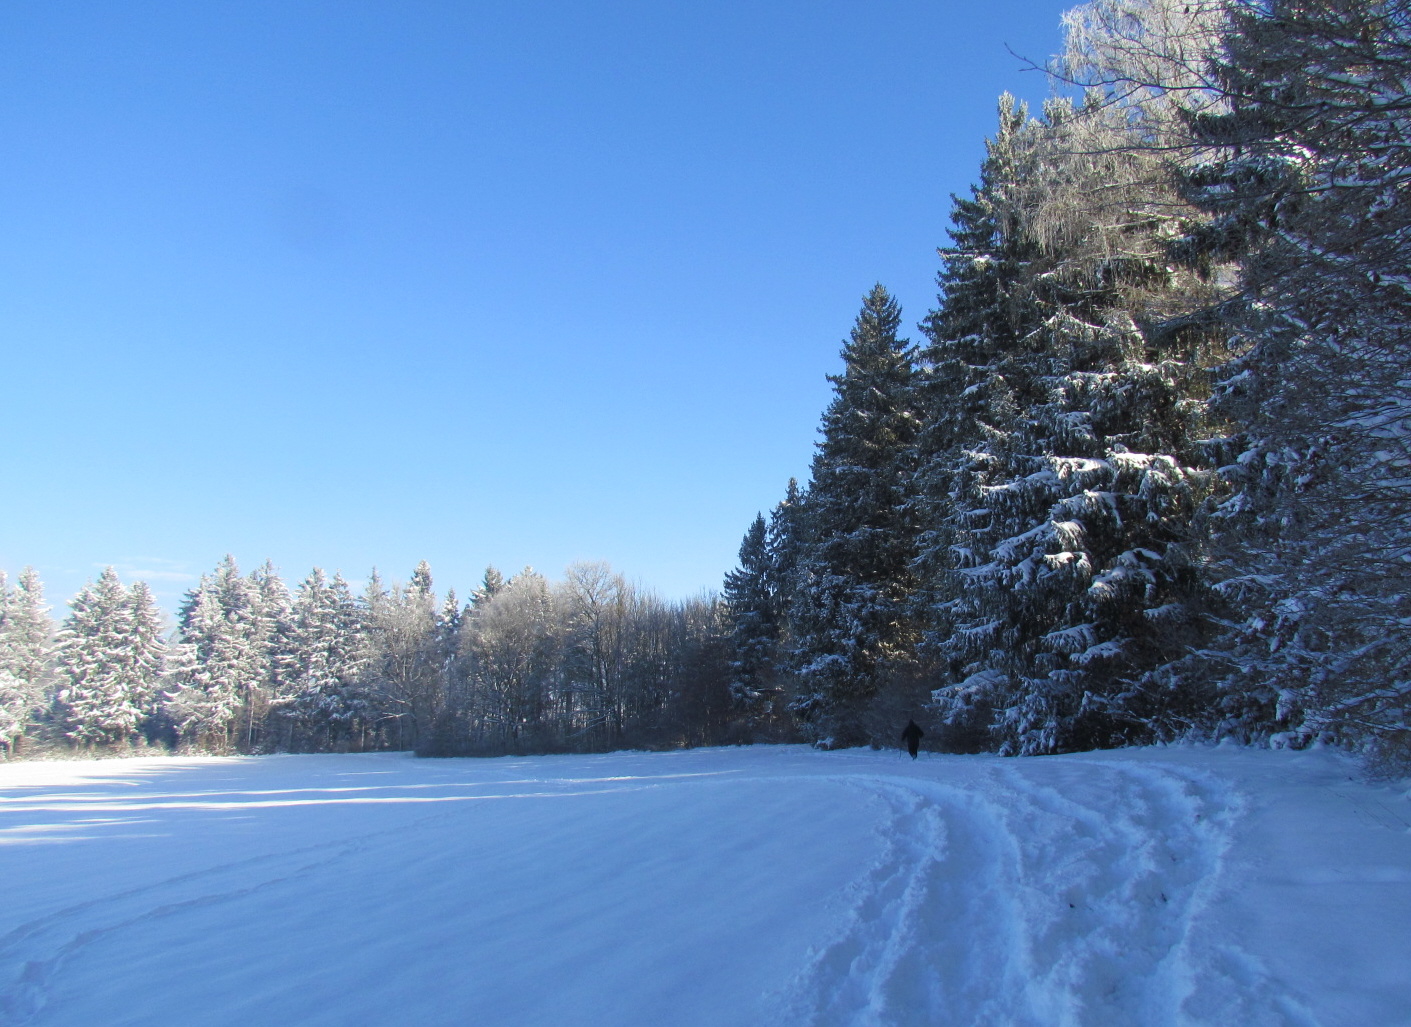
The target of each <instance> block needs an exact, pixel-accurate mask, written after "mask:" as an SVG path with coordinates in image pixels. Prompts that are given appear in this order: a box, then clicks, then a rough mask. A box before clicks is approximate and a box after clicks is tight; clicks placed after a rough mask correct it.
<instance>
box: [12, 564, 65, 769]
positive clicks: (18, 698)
mask: <svg viewBox="0 0 1411 1027" xmlns="http://www.w3.org/2000/svg"><path fill="white" fill-rule="evenodd" d="M53 635H54V625H53V622H52V621H51V620H50V619H49V611H48V608H47V607H46V606H45V605H44V587H43V585H41V584H40V581H39V575H38V574H36V573H35V570H34V568H33V567H26V568H25V569H24V570H23V571H22V572H21V573H20V579H19V581H18V582H17V583H16V584H15V586H14V587H13V588H10V587H8V586H7V585H6V581H5V575H4V573H3V572H0V745H3V746H4V747H5V748H6V750H7V751H9V752H13V751H14V750H15V748H16V747H17V746H18V744H19V743H20V740H21V739H22V738H23V736H24V733H25V731H26V730H27V728H28V727H29V726H30V725H31V723H32V722H33V721H34V719H35V718H36V717H37V716H38V715H39V712H40V710H41V709H42V707H43V704H44V695H45V691H46V688H47V686H48V683H49V660H50V656H51V648H52V640H53Z"/></svg>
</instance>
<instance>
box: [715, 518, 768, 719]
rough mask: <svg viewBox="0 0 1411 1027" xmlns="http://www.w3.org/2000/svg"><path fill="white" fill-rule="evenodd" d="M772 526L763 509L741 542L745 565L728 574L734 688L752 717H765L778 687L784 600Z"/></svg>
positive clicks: (738, 701) (739, 702) (743, 709)
mask: <svg viewBox="0 0 1411 1027" xmlns="http://www.w3.org/2000/svg"><path fill="white" fill-rule="evenodd" d="M768 530H769V529H768V526H767V525H766V524H765V521H764V515H763V514H760V515H759V516H757V517H756V518H755V519H754V523H753V524H751V525H750V528H749V531H747V532H746V533H745V538H744V541H743V542H741V543H740V566H739V567H738V568H737V569H736V570H733V571H730V572H729V573H728V574H726V575H725V592H724V600H725V608H726V610H727V611H728V613H727V616H728V617H729V621H730V638H731V642H732V645H733V648H734V658H733V659H732V660H731V661H730V668H731V677H732V680H731V684H730V692H731V695H732V696H733V697H734V701H735V705H736V707H737V708H738V709H739V710H740V711H741V712H743V713H744V714H745V716H746V717H748V718H750V719H757V718H761V717H764V716H765V715H766V714H767V713H768V711H769V708H770V705H771V698H772V696H773V694H774V693H775V692H776V691H777V687H776V685H775V683H774V682H775V676H774V674H773V669H774V661H775V659H776V657H777V647H778V644H779V619H778V604H777V601H776V597H775V594H774V582H773V578H772V575H771V574H770V553H769V539H768Z"/></svg>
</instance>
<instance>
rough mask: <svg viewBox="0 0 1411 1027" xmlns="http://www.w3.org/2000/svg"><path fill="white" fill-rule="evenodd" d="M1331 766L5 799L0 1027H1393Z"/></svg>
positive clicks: (518, 772)
mask: <svg viewBox="0 0 1411 1027" xmlns="http://www.w3.org/2000/svg"><path fill="white" fill-rule="evenodd" d="M1403 793H1404V787H1403V788H1402V789H1396V788H1389V787H1377V786H1372V785H1368V784H1366V783H1363V782H1361V781H1360V780H1358V779H1356V775H1355V772H1354V770H1353V769H1352V767H1351V765H1350V764H1348V763H1347V762H1346V761H1344V760H1342V759H1341V758H1339V757H1337V756H1335V755H1333V754H1330V753H1288V752H1255V751H1248V750H1237V749H1197V748H1169V749H1148V750H1128V751H1123V752H1111V753H1094V754H1086V755H1081V756H1062V757H1051V758H1043V759H1024V760H1000V759H992V758H988V757H937V756H929V757H928V756H924V755H923V758H922V759H921V760H919V761H917V762H915V763H913V762H912V761H911V760H909V759H907V758H905V757H904V756H901V755H899V754H896V753H873V752H866V751H856V750H854V751H847V752H833V753H822V752H813V751H810V750H807V749H802V748H795V747H778V748H766V747H759V748H754V749H725V750H721V749H716V750H697V751H693V752H679V753H662V754H643V753H614V754H610V755H605V756H564V757H539V758H533V759H522V758H506V759H497V760H441V761H430V760H416V759H413V758H410V757H406V756H402V755H399V754H396V755H389V754H378V755H360V756H273V757H259V758H243V759H220V760H217V759H205V760H201V759H137V760H114V761H102V762H86V763H33V764H11V765H5V766H0V882H3V890H0V894H3V895H4V897H5V901H4V904H3V907H2V908H0V1023H3V1024H35V1025H41V1024H72V1025H95V1024H105V1025H106V1024H172V1025H192V1024H232V1025H233V1024H240V1025H252V1024H276V1023H289V1024H328V1025H347V1024H394V1023H395V1024H402V1023H416V1024H477V1025H479V1024H484V1025H501V1024H503V1025H521V1024H523V1025H530V1024H544V1025H550V1024H552V1025H556V1027H557V1025H566V1024H605V1025H608V1024H610V1025H635V1024H642V1025H646V1024H652V1025H660V1024H701V1025H735V1024H740V1025H753V1024H762V1025H774V1024H779V1025H788V1024H820V1025H834V1024H837V1025H844V1024H859V1025H861V1024H878V1025H881V1024H899V1025H900V1024H918V1025H919V1024H928V1025H929V1024H955V1025H980V1024H992V1025H1011V1024H1012V1025H1029V1024H1033V1025H1045V1027H1046V1025H1067V1024H1075V1025H1077V1024H1093V1025H1106V1024H1111V1025H1121V1027H1125V1025H1138V1027H1147V1025H1164V1024H1229V1025H1240V1027H1244V1025H1262V1024H1326V1025H1332V1024H1348V1025H1358V1027H1365V1025H1374V1024H1407V1023H1411V974H1408V973H1407V972H1406V967H1407V966H1408V965H1411V802H1408V801H1407V799H1406V797H1405V795H1404V794H1403Z"/></svg>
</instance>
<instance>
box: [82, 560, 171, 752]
mask: <svg viewBox="0 0 1411 1027" xmlns="http://www.w3.org/2000/svg"><path fill="white" fill-rule="evenodd" d="M69 608H70V611H71V612H70V614H69V616H68V617H67V618H66V619H65V620H64V623H63V626H62V627H61V629H60V631H59V638H58V645H57V651H58V662H59V671H60V680H61V687H60V690H59V695H58V698H59V703H60V707H61V710H62V716H63V722H64V727H65V733H66V734H67V736H68V737H69V738H71V739H73V740H74V741H75V742H78V743H80V744H82V745H95V744H107V743H113V742H125V741H129V740H131V739H133V738H134V737H136V735H137V733H138V728H139V726H140V725H141V723H142V721H143V720H144V718H146V717H147V716H148V715H149V714H150V713H151V711H152V708H153V705H154V700H155V697H156V694H157V688H158V684H159V681H160V676H161V673H162V670H163V658H164V656H165V649H166V646H165V643H164V642H163V640H162V637H161V617H160V614H159V612H158V611H157V608H156V604H155V603H154V602H153V600H152V594H151V592H150V590H148V588H147V586H146V584H145V583H142V582H139V583H137V584H136V585H134V586H133V589H132V591H131V592H128V591H127V590H125V589H124V588H123V587H122V584H121V583H120V582H119V581H118V576H117V573H116V572H115V571H114V570H113V568H111V567H109V568H107V569H105V570H104V571H103V573H102V575H100V576H99V578H98V581H97V582H96V583H93V584H89V585H85V586H84V588H83V589H82V590H81V591H80V592H79V593H78V595H76V596H75V597H74V598H73V600H72V601H71V602H70V603H69Z"/></svg>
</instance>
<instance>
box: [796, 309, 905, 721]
mask: <svg viewBox="0 0 1411 1027" xmlns="http://www.w3.org/2000/svg"><path fill="white" fill-rule="evenodd" d="M900 324H901V310H900V308H899V307H898V305H897V303H896V301H895V300H894V299H892V297H891V296H890V295H888V293H887V290H886V289H884V288H883V287H882V286H880V285H878V286H876V287H874V288H873V290H872V291H871V292H870V293H869V294H868V295H867V296H866V297H865V298H864V300H863V306H862V311H861V313H860V314H859V315H858V319H857V322H856V324H855V325H854V327H853V330H852V333H851V337H850V339H849V341H848V343H847V344H846V345H845V347H844V349H843V353H842V356H843V361H844V372H843V373H842V374H841V375H833V376H830V381H832V382H833V385H834V398H833V401H832V403H831V404H830V405H829V408H828V410H827V411H826V412H825V414H824V417H823V425H822V428H821V429H820V430H821V433H822V435H823V438H822V440H821V441H820V442H819V444H818V451H817V453H816V455H815V457H814V461H813V469H812V479H811V481H810V483H809V487H808V498H807V501H806V504H805V509H806V517H807V521H808V527H807V530H808V533H809V538H808V542H807V543H806V545H805V546H804V547H803V548H802V550H801V552H800V556H799V560H798V565H797V569H796V574H797V581H798V584H797V594H796V596H795V600H794V608H793V610H792V611H791V621H792V625H793V629H794V637H793V658H794V660H795V665H796V667H797V674H798V678H799V685H798V689H799V690H798V693H797V695H796V696H795V698H794V700H793V703H792V706H793V709H794V710H795V711H797V712H798V713H799V714H800V715H801V717H802V718H803V719H804V720H805V721H807V722H808V723H809V724H810V726H811V730H812V731H813V732H814V733H815V736H816V737H817V738H818V739H819V740H820V741H822V742H823V743H825V744H835V745H849V744H855V743H857V742H859V741H862V740H863V739H864V730H863V725H862V717H863V712H864V710H865V708H866V704H867V702H868V701H869V700H870V699H871V698H872V697H873V695H875V694H876V691H877V689H878V688H879V687H880V685H881V682H882V678H883V675H884V673H885V672H886V670H887V668H888V665H889V664H890V663H892V662H895V661H898V660H902V659H905V658H906V656H907V654H908V653H909V650H910V647H911V645H912V637H911V635H912V626H911V623H910V620H909V618H908V617H907V616H906V609H907V600H908V597H909V595H910V593H911V591H912V588H913V587H914V582H913V577H912V574H911V570H910V566H911V562H912V560H913V558H914V556H915V530H914V527H913V525H912V523H911V520H910V517H909V514H908V512H907V511H908V504H907V494H906V491H905V490H906V484H907V481H908V477H909V475H908V465H907V461H908V458H909V453H910V448H911V446H912V444H913V442H914V440H915V434H916V425H917V421H916V416H915V412H914V405H915V401H916V396H915V389H914V373H915V368H914V364H913V349H912V346H911V344H910V343H909V342H908V341H907V340H905V339H899V338H898V337H897V329H898V327H899V326H900Z"/></svg>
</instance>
